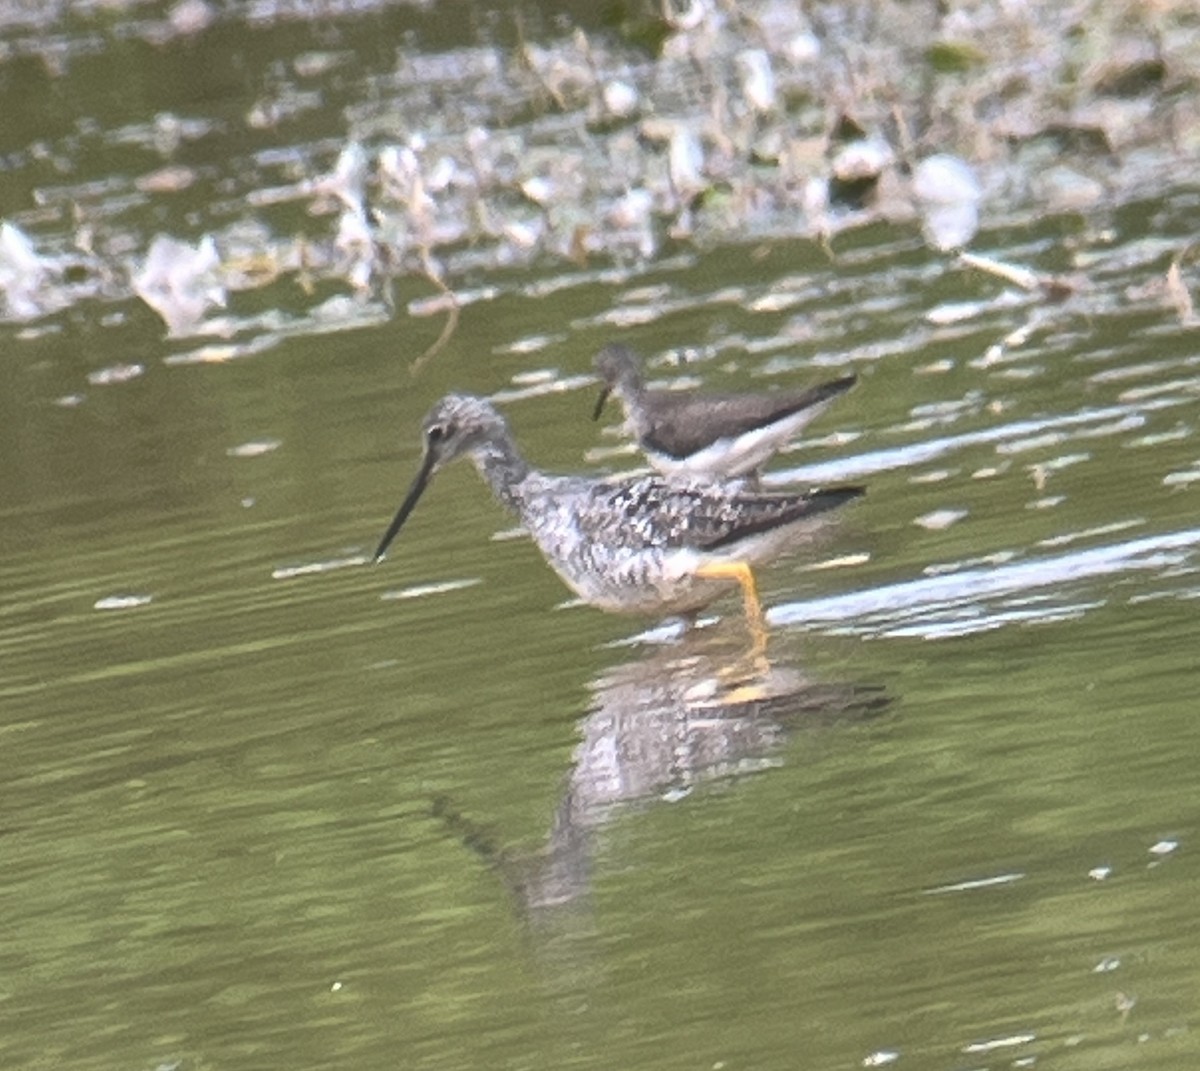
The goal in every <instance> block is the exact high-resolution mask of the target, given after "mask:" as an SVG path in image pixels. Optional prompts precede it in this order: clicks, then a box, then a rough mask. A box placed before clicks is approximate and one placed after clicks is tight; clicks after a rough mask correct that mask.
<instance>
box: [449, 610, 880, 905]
mask: <svg viewBox="0 0 1200 1071" xmlns="http://www.w3.org/2000/svg"><path fill="white" fill-rule="evenodd" d="M728 639H729V638H728V637H726V638H725V639H724V640H722V638H721V637H719V636H712V637H709V636H708V635H706V634H704V633H689V634H687V636H685V638H684V640H683V641H681V642H680V643H678V644H675V645H672V646H669V647H663V648H659V649H657V650H654V651H653V652H652V653H650V654H648V655H647V656H645V657H643V658H640V659H638V660H636V661H632V662H627V663H624V664H621V665H617V666H614V667H612V668H611V669H608V670H606V671H605V672H604V673H602V674H601V675H600V676H599V677H598V678H597V679H596V680H595V681H594V682H593V683H592V685H591V690H592V701H591V705H590V706H591V709H590V712H589V713H588V714H587V715H586V716H585V717H584V718H583V719H582V720H581V721H580V723H579V731H580V736H581V740H580V742H579V744H578V745H577V746H576V748H575V751H574V754H573V763H572V767H571V771H570V773H569V775H568V776H567V779H566V782H565V784H564V787H563V792H562V795H561V797H560V800H559V803H558V805H557V807H556V809H555V813H554V818H553V821H552V824H551V827H550V831H549V834H548V835H547V837H546V841H545V843H544V844H543V845H542V847H541V848H540V849H538V850H537V851H535V852H532V853H526V854H523V855H516V854H512V853H510V852H507V851H505V850H503V849H500V848H498V847H497V846H496V840H495V838H494V837H493V836H492V835H491V834H490V833H489V832H488V831H487V830H486V829H484V828H482V827H481V826H479V825H477V824H475V823H473V822H472V821H471V820H470V819H468V818H467V817H466V816H464V815H462V814H460V813H458V812H457V811H456V810H455V808H454V807H453V805H452V804H451V803H450V802H449V801H448V800H446V799H441V800H439V801H438V802H437V803H436V805H435V811H436V813H437V814H438V815H439V816H440V817H441V818H442V819H443V821H445V822H446V824H447V826H448V827H449V828H450V829H451V830H452V831H453V832H454V834H455V835H456V836H458V837H459V838H460V839H461V840H462V842H463V843H464V845H466V846H467V847H468V848H469V849H471V850H472V851H474V852H476V853H477V854H479V855H480V856H481V857H482V858H483V859H484V860H485V861H486V862H487V863H488V865H489V866H491V867H492V868H493V869H494V870H495V871H496V873H497V874H498V875H499V876H500V878H501V880H502V881H503V882H504V884H505V885H506V886H507V887H508V888H509V889H510V891H511V892H512V895H513V898H514V901H515V904H516V908H517V910H518V912H519V913H520V914H521V916H522V917H523V918H524V919H525V920H526V921H527V922H528V923H529V924H530V925H531V926H532V927H533V928H535V929H545V928H546V927H549V928H551V929H556V928H558V927H559V926H560V925H565V926H567V928H568V929H569V928H571V924H570V922H569V919H570V917H571V916H575V917H576V918H578V916H579V915H580V913H581V910H582V915H583V917H584V918H586V915H587V911H586V907H585V906H584V905H585V904H586V901H587V895H588V893H589V892H590V889H591V883H592V872H593V862H594V858H595V856H596V850H595V849H596V842H597V840H598V834H599V832H600V830H601V829H602V827H603V826H604V825H605V823H606V822H608V821H609V820H611V818H612V817H613V816H614V814H615V813H618V812H619V811H622V810H625V809H628V808H629V807H631V806H637V805H639V804H641V805H649V804H651V803H652V802H653V801H656V800H663V799H675V798H679V797H680V796H682V795H686V794H687V793H688V792H689V791H691V790H692V788H694V787H695V786H697V785H700V784H703V783H705V782H711V781H713V780H718V779H722V778H731V777H735V776H741V775H744V774H750V773H753V772H755V771H758V770H762V769H765V768H769V767H772V766H777V765H778V764H779V763H780V762H781V761H782V752H783V748H784V745H785V744H786V742H787V741H788V739H789V737H790V736H791V735H792V734H793V733H794V732H796V731H797V730H800V729H812V728H815V727H820V726H830V725H835V724H839V723H845V722H846V721H850V720H861V719H865V718H869V717H871V716H873V715H875V714H877V713H879V712H880V711H881V710H882V709H883V708H884V707H885V706H886V705H887V702H888V700H887V697H886V696H885V694H884V693H883V691H882V689H881V688H879V687H877V686H871V685H859V684H844V683H828V682H821V681H815V680H813V679H812V678H810V677H809V676H808V675H807V674H805V673H804V672H803V671H802V670H801V669H800V668H798V667H794V666H788V665H784V664H779V663H775V664H772V665H771V666H770V668H769V669H767V671H766V672H765V673H761V674H757V675H755V676H754V677H752V678H750V679H744V680H730V679H728V668H729V666H730V651H731V650H736V649H737V647H736V644H735V645H734V646H732V647H731V646H730V644H729V642H728Z"/></svg>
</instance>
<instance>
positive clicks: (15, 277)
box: [0, 222, 61, 320]
mask: <svg viewBox="0 0 1200 1071" xmlns="http://www.w3.org/2000/svg"><path fill="white" fill-rule="evenodd" d="M60 274H61V268H60V267H59V266H58V264H57V263H56V262H55V261H53V260H50V259H48V258H46V257H43V256H41V255H40V254H39V253H38V251H37V250H36V249H34V247H33V242H32V241H30V239H29V236H28V235H27V234H26V233H25V232H24V231H23V230H21V228H20V227H18V226H16V225H15V224H12V223H8V222H4V223H0V298H3V306H2V310H3V313H4V315H5V316H7V317H9V318H11V319H14V320H32V319H34V318H35V317H38V316H41V315H43V314H44V313H46V312H47V311H50V309H53V308H56V307H58V306H59V305H60V304H61V302H59V301H54V300H48V297H47V292H48V291H50V292H52V291H53V287H52V286H51V283H52V281H53V280H56V279H57V278H58V276H59V275H60Z"/></svg>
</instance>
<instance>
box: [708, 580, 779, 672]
mask: <svg viewBox="0 0 1200 1071" xmlns="http://www.w3.org/2000/svg"><path fill="white" fill-rule="evenodd" d="M696 575H697V576H699V577H703V578H704V579H706V580H736V581H737V582H738V584H739V585H740V586H741V589H742V604H743V606H744V608H745V611H746V625H747V627H748V628H749V629H750V639H751V647H750V653H751V655H752V657H753V658H754V660H755V661H758V660H760V659H761V658H762V656H763V655H764V654H765V653H766V650H767V619H766V617H764V616H763V609H762V603H761V602H759V601H758V588H757V586H756V585H755V583H754V574H753V573H752V572H751V571H750V566H749V565H747V564H746V563H745V562H705V563H704V564H703V565H701V566H700V567H699V568H698V569H697V570H696Z"/></svg>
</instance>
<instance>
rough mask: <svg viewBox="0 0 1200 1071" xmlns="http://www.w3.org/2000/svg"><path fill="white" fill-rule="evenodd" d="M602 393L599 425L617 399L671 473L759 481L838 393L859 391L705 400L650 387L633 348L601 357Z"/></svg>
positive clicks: (847, 384)
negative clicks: (610, 398) (765, 469)
mask: <svg viewBox="0 0 1200 1071" xmlns="http://www.w3.org/2000/svg"><path fill="white" fill-rule="evenodd" d="M595 365H596V371H597V372H598V373H599V374H600V378H601V380H602V381H603V384H604V385H603V387H602V389H601V391H600V397H599V398H598V399H597V400H596V409H595V412H594V413H593V414H592V417H593V419H596V420H598V419H599V418H600V413H601V412H602V411H603V409H604V403H605V402H606V401H607V400H608V396H609V395H610V394H615V395H616V396H617V399H618V400H619V401H620V403H621V407H622V408H623V409H624V410H625V423H626V426H627V427H628V428H629V430H630V431H631V433H632V434H633V436H634V438H636V439H637V442H638V445H639V446H641V448H642V451H643V452H644V453H645V455H646V458H647V459H648V460H649V462H650V464H652V465H653V466H654V467H655V468H656V469H658V471H659V472H661V473H663V474H665V475H668V476H670V475H676V474H683V473H686V474H688V475H692V476H707V477H710V478H711V477H716V478H718V479H729V478H732V477H735V476H755V477H757V476H758V474H759V473H760V471H761V469H762V467H763V465H765V464H766V463H767V462H768V461H770V460H771V458H772V457H773V456H774V455H775V454H776V453H777V452H778V451H779V450H780V449H781V448H782V447H783V446H784V445H785V444H786V443H787V442H788V440H789V439H791V438H792V437H793V436H795V435H797V434H798V433H799V432H800V430H801V429H802V428H803V427H804V426H805V425H806V424H808V423H809V422H810V421H811V420H812V419H813V418H814V417H816V416H817V415H819V414H820V413H822V412H824V410H825V409H826V408H827V407H828V405H829V403H830V402H832V401H833V399H834V398H836V397H837V396H838V395H839V394H844V393H845V392H846V391H848V390H849V389H850V388H851V387H853V386H854V383H855V378H856V377H854V376H852V375H850V376H842V377H841V378H840V379H832V380H829V381H827V382H825V383H819V384H817V385H816V386H815V387H809V388H807V389H805V390H778V391H761V392H757V393H749V394H702V393H698V392H695V391H672V390H654V389H648V388H647V387H646V386H645V384H644V383H643V381H642V369H641V364H640V362H639V361H638V358H637V356H636V355H635V354H634V352H633V351H632V350H631V349H629V347H628V346H621V345H610V346H605V347H604V349H602V350H601V351H600V352H599V353H598V354H596V360H595Z"/></svg>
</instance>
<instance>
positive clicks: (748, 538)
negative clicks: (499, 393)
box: [375, 394, 863, 656]
mask: <svg viewBox="0 0 1200 1071" xmlns="http://www.w3.org/2000/svg"><path fill="white" fill-rule="evenodd" d="M423 430H424V437H425V452H424V457H423V458H422V461H421V467H420V469H419V470H418V471H417V475H416V478H415V479H414V480H413V482H412V486H411V487H410V488H409V490H408V494H407V495H405V497H404V501H403V502H402V503H401V505H400V508H399V509H398V510H397V511H396V516H395V517H394V518H392V523H391V524H390V525H388V528H387V531H386V532H385V533H384V534H383V538H382V539H381V540H380V541H379V546H378V548H377V549H376V551H375V560H376V561H379V559H380V558H382V557H383V555H384V553H385V552H386V551H387V549H388V547H389V546H390V545H391V542H392V540H393V539H394V538H395V536H396V533H397V532H399V531H400V528H401V526H402V525H403V524H404V522H405V521H406V520H407V519H408V516H409V514H410V513H412V511H413V508H414V507H415V506H416V504H417V501H418V499H419V498H420V497H421V494H422V493H423V492H424V490H425V488H426V486H427V485H428V483H429V481H430V479H431V478H432V477H433V475H434V473H436V472H437V471H438V470H439V469H440V468H441V467H442V466H443V465H446V464H447V463H449V462H450V461H453V460H454V459H455V458H456V457H459V456H461V455H464V454H465V455H466V456H467V457H469V458H470V459H471V460H472V461H473V462H474V464H475V468H476V469H478V471H479V474H480V475H481V476H482V477H483V479H484V480H485V481H486V482H487V484H488V485H489V486H490V487H491V489H492V493H493V494H494V495H495V496H496V498H497V499H499V501H500V502H501V503H503V504H504V505H505V506H507V507H508V508H509V509H510V510H511V511H512V512H514V513H515V514H517V516H518V517H520V519H521V523H522V524H523V525H524V526H525V528H526V529H528V531H529V534H530V535H531V536H532V537H533V541H534V542H535V543H536V544H537V546H538V549H539V550H540V551H541V552H542V556H543V557H544V558H545V559H546V561H547V562H548V563H549V564H550V566H551V568H552V569H554V571H555V572H556V573H558V575H559V576H560V577H561V578H562V579H563V580H564V581H565V582H566V584H567V586H568V587H569V588H571V590H572V591H574V592H575V593H576V594H577V595H578V596H579V597H580V598H581V599H582V600H583V601H584V602H587V603H590V604H591V605H593V606H598V607H600V608H601V609H603V610H614V611H617V612H622V613H637V614H660V615H670V614H683V615H691V614H693V613H695V612H696V611H697V610H700V609H702V608H703V607H705V606H707V605H708V604H709V603H711V602H712V601H713V600H714V599H716V598H718V597H719V596H720V595H722V594H723V593H725V592H727V591H728V590H730V588H731V587H732V586H734V585H735V584H736V585H738V586H740V588H741V590H742V597H743V600H744V606H745V613H746V620H747V623H748V625H749V628H750V632H751V636H752V638H753V647H752V652H753V653H754V654H755V655H756V656H761V655H762V653H763V651H764V650H765V648H766V639H767V628H766V621H765V618H764V616H763V612H762V606H761V604H760V603H759V599H758V592H757V590H756V588H755V584H754V574H753V573H752V572H751V567H752V566H754V565H758V564H760V563H763V562H767V561H770V560H771V559H773V558H776V557H778V556H779V555H780V554H782V553H783V552H784V551H785V550H787V549H789V548H790V547H793V546H796V545H798V544H803V543H804V542H805V541H806V540H811V538H812V536H813V535H814V534H815V532H816V531H817V529H818V528H819V527H820V525H821V522H822V520H823V519H824V518H822V517H821V514H824V513H827V512H828V511H829V510H831V509H834V508H836V507H837V506H840V505H842V504H843V503H845V502H849V501H851V500H852V499H855V498H858V497H859V495H861V494H862V493H863V492H862V488H860V487H832V488H828V489H826V490H817V491H810V492H808V493H806V494H791V493H770V494H768V493H764V492H759V491H752V490H748V489H747V488H746V486H745V485H744V484H743V483H741V482H713V481H699V480H694V481H684V480H679V481H675V480H664V479H662V478H661V477H659V476H612V477H607V478H600V479H597V478H593V477H589V476H554V475H550V474H549V473H544V472H539V471H538V470H537V469H535V468H532V467H531V466H530V465H529V464H528V462H526V461H525V459H524V458H523V457H522V456H521V454H520V452H519V451H518V450H517V446H516V443H515V442H514V441H513V438H512V434H511V433H510V432H509V430H508V425H507V424H506V423H505V422H504V418H503V417H502V416H501V415H500V414H499V413H498V412H497V411H496V410H495V408H494V407H493V406H492V405H491V403H490V402H487V401H485V400H484V399H482V398H476V397H473V396H471V395H466V394H450V395H447V396H446V397H445V398H443V399H442V400H441V401H440V402H438V403H437V405H435V406H434V407H433V409H431V410H430V412H429V414H428V415H427V416H426V417H425V422H424V426H423Z"/></svg>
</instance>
